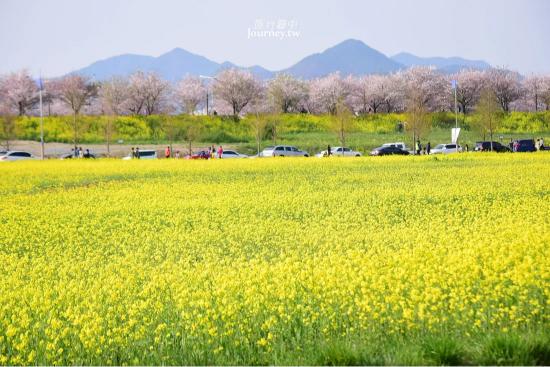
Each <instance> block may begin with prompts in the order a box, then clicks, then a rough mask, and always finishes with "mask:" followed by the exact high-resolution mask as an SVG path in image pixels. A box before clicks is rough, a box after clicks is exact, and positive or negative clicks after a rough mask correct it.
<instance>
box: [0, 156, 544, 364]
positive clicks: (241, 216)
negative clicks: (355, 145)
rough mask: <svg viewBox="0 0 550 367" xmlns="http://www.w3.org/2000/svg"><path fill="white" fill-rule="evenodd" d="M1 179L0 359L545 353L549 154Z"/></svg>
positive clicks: (418, 359)
mask: <svg viewBox="0 0 550 367" xmlns="http://www.w3.org/2000/svg"><path fill="white" fill-rule="evenodd" d="M0 175H1V177H2V180H0V211H1V213H2V215H1V216H0V263H1V264H2V267H3V271H1V272H0V364H10V365H16V364H107V365H110V364H191V365H195V364H344V365H346V364H525V365H530V364H550V332H549V331H548V330H550V322H549V321H550V317H549V313H548V311H549V305H550V301H549V296H550V260H549V259H550V246H549V245H548V244H549V243H550V217H549V216H548V213H549V212H550V200H549V199H550V180H549V177H550V154H547V153H534V154H503V155H497V154H474V153H469V154H461V155H455V156H449V157H425V156H423V157H387V158H386V157H381V158H379V159H376V158H357V159H342V158H334V159H333V158H331V159H324V160H323V159H315V158H309V159H256V160H241V161H224V160H214V161H200V162H199V161H184V160H180V161H175V160H159V161H120V160H119V161H115V160H112V161H111V160H98V161H94V162H91V161H72V162H71V161H47V162H17V163H14V164H9V163H8V164H2V165H0Z"/></svg>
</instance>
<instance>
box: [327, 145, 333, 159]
mask: <svg viewBox="0 0 550 367" xmlns="http://www.w3.org/2000/svg"><path fill="white" fill-rule="evenodd" d="M331 155H332V150H331V148H330V144H329V145H328V147H327V156H328V157H330V156H331Z"/></svg>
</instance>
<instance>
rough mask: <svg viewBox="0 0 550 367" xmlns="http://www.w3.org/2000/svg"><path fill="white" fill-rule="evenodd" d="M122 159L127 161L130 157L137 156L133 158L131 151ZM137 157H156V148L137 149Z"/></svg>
mask: <svg viewBox="0 0 550 367" xmlns="http://www.w3.org/2000/svg"><path fill="white" fill-rule="evenodd" d="M122 159H123V160H125V161H128V160H130V159H137V158H134V157H133V156H132V153H130V154H128V155H127V156H126V157H124V158H122ZM139 159H157V151H156V150H140V151H139Z"/></svg>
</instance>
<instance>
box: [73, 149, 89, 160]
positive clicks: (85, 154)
mask: <svg viewBox="0 0 550 367" xmlns="http://www.w3.org/2000/svg"><path fill="white" fill-rule="evenodd" d="M71 156H73V157H74V158H90V157H91V156H92V155H91V154H90V149H86V150H84V149H82V147H74V148H72V149H71Z"/></svg>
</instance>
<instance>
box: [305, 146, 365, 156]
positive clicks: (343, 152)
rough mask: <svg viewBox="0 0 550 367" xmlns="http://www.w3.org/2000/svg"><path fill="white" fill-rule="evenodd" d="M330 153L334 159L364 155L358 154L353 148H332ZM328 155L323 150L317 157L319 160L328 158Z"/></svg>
mask: <svg viewBox="0 0 550 367" xmlns="http://www.w3.org/2000/svg"><path fill="white" fill-rule="evenodd" d="M330 153H331V155H332V156H334V157H361V156H362V155H363V154H361V152H356V151H354V150H352V149H351V148H342V147H334V148H331V149H330ZM327 155H328V152H327V151H326V150H323V151H321V152H319V153H317V154H315V156H316V157H319V158H322V157H326V156H327Z"/></svg>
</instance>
